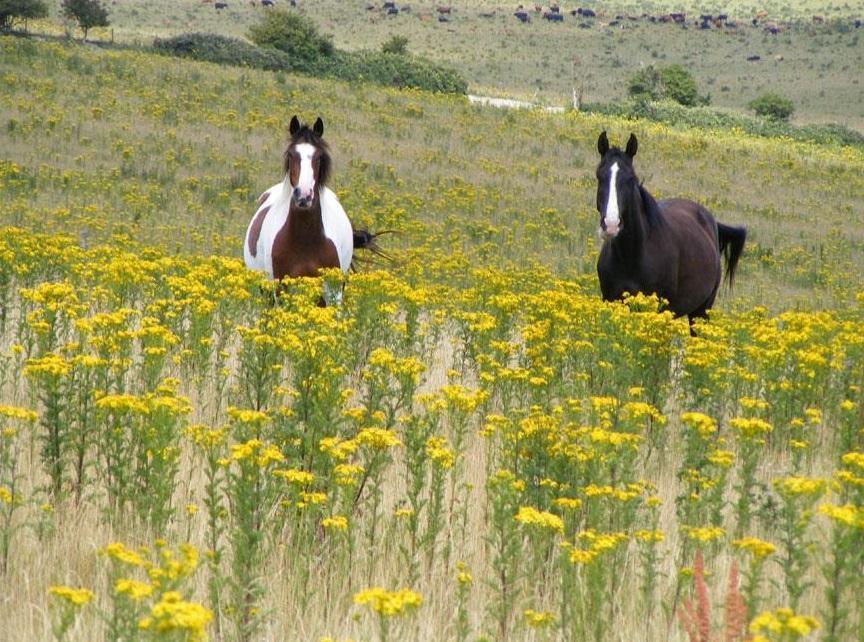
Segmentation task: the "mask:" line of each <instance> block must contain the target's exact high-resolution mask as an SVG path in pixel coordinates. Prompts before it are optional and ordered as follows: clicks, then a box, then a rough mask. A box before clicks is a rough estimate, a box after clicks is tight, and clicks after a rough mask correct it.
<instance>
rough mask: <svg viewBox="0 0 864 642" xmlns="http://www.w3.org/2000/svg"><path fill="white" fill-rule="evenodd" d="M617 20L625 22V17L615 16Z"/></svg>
mask: <svg viewBox="0 0 864 642" xmlns="http://www.w3.org/2000/svg"><path fill="white" fill-rule="evenodd" d="M615 20H624V16H622V15H617V16H615Z"/></svg>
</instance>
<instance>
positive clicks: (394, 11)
mask: <svg viewBox="0 0 864 642" xmlns="http://www.w3.org/2000/svg"><path fill="white" fill-rule="evenodd" d="M387 15H388V16H398V15H399V9H397V8H396V7H390V8H389V9H387Z"/></svg>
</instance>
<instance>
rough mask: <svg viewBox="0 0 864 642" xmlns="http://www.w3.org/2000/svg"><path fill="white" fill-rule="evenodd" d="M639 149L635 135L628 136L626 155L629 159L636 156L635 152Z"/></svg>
mask: <svg viewBox="0 0 864 642" xmlns="http://www.w3.org/2000/svg"><path fill="white" fill-rule="evenodd" d="M638 148H639V141H637V140H636V134H630V138H629V139H628V140H627V149H626V150H625V151H626V152H627V155H628V156H629V157H630V158H633V157H634V156H635V155H636V150H637V149H638Z"/></svg>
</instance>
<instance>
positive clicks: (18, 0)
mask: <svg viewBox="0 0 864 642" xmlns="http://www.w3.org/2000/svg"><path fill="white" fill-rule="evenodd" d="M47 15H48V5H47V4H45V1H44V0H0V30H2V31H7V30H8V29H11V27H12V25H13V24H14V22H15V21H16V20H31V19H33V18H44V17H45V16H47Z"/></svg>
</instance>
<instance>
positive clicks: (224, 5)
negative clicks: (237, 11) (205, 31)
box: [213, 2, 228, 11]
mask: <svg viewBox="0 0 864 642" xmlns="http://www.w3.org/2000/svg"><path fill="white" fill-rule="evenodd" d="M213 6H214V7H216V11H220V10H221V9H227V8H228V3H227V2H217V3H216V4H214V5H213Z"/></svg>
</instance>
